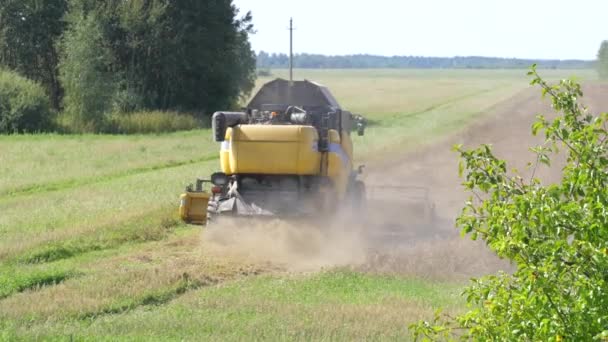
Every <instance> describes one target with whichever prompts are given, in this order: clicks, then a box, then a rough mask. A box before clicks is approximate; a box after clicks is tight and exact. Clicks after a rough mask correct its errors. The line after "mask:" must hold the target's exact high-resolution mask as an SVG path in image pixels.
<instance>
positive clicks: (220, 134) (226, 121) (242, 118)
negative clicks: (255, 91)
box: [211, 112, 249, 142]
mask: <svg viewBox="0 0 608 342" xmlns="http://www.w3.org/2000/svg"><path fill="white" fill-rule="evenodd" d="M248 121H249V118H248V117H247V113H243V112H215V114H213V117H211V129H212V131H213V137H214V138H215V141H217V142H222V141H224V140H225V139H226V129H227V128H228V127H234V126H236V125H239V124H246V123H248Z"/></svg>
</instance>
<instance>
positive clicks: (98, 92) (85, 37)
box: [60, 13, 117, 132]
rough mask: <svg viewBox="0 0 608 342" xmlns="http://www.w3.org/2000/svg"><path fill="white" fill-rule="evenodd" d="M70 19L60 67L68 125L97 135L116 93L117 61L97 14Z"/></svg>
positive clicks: (76, 129) (63, 43) (73, 16)
mask: <svg viewBox="0 0 608 342" xmlns="http://www.w3.org/2000/svg"><path fill="white" fill-rule="evenodd" d="M70 20H71V23H70V27H69V29H68V30H67V32H66V33H65V35H64V36H63V40H62V42H61V46H62V51H63V54H62V59H61V64H60V69H61V75H60V77H61V82H62V84H63V87H64V89H65V92H66V95H65V98H64V110H65V113H66V114H67V119H68V122H67V125H68V126H69V127H71V128H72V129H73V130H75V131H80V132H83V131H85V132H96V131H99V130H100V129H101V127H102V124H103V119H104V114H105V113H106V112H107V111H109V109H110V105H111V101H112V98H113V96H114V94H115V92H116V87H117V86H116V84H117V81H116V76H115V74H114V73H113V72H112V69H111V68H112V63H113V61H114V58H113V55H112V51H110V49H109V48H108V45H109V42H108V41H107V40H106V37H105V36H104V33H103V30H102V26H101V23H100V22H99V21H98V17H97V16H96V15H92V14H89V15H87V16H85V15H83V14H82V13H77V14H74V15H72V16H71V17H70Z"/></svg>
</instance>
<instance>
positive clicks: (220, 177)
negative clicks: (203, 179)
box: [211, 172, 228, 186]
mask: <svg viewBox="0 0 608 342" xmlns="http://www.w3.org/2000/svg"><path fill="white" fill-rule="evenodd" d="M211 183H213V184H214V185H217V186H224V185H226V184H228V176H227V175H226V174H225V173H223V172H216V173H214V174H212V175H211Z"/></svg>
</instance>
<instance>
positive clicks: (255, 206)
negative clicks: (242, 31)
mask: <svg viewBox="0 0 608 342" xmlns="http://www.w3.org/2000/svg"><path fill="white" fill-rule="evenodd" d="M212 126H213V135H214V138H215V140H216V141H217V142H220V143H221V149H220V165H221V172H217V173H214V174H213V175H211V179H209V180H203V179H198V180H197V182H196V185H195V186H192V185H190V186H188V187H187V188H186V192H185V193H184V194H182V196H181V205H180V209H179V210H180V216H181V218H182V219H183V220H184V221H186V222H188V223H193V224H206V223H207V222H208V220H209V219H211V220H213V218H214V217H216V216H218V215H230V216H279V217H292V216H295V217H298V216H307V217H317V216H325V215H332V214H334V213H336V212H338V210H339V209H341V208H344V207H347V208H352V209H354V210H357V211H358V210H360V209H362V206H363V205H364V201H365V186H364V184H363V182H361V181H360V180H358V179H357V176H358V174H360V173H361V167H359V168H358V169H357V170H354V169H353V143H352V140H351V131H355V130H356V131H357V132H358V134H359V135H363V133H364V130H365V120H364V119H363V118H362V117H360V116H357V115H353V114H352V113H350V112H348V111H346V110H343V109H342V108H341V107H340V105H339V104H338V102H337V101H336V99H335V98H334V97H333V96H332V94H331V93H330V92H329V90H328V89H327V88H326V87H324V86H322V85H320V84H317V83H314V82H310V81H294V82H289V81H286V80H283V79H276V80H274V81H271V82H269V83H266V84H265V85H264V86H263V87H262V88H261V89H260V90H259V92H258V93H257V94H256V95H255V96H254V97H253V99H252V100H251V101H250V102H249V104H248V105H247V107H246V108H245V109H244V111H243V112H217V113H215V114H214V115H213V118H212ZM206 183H209V184H210V188H209V189H206V188H205V184H206Z"/></svg>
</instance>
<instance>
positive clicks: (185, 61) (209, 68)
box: [62, 0, 255, 118]
mask: <svg viewBox="0 0 608 342" xmlns="http://www.w3.org/2000/svg"><path fill="white" fill-rule="evenodd" d="M237 15H238V10H237V9H236V8H235V7H234V6H233V5H232V1H231V0H222V1H182V2H175V1H168V0H155V1H148V0H134V1H122V0H111V1H106V2H98V1H93V0H72V1H71V6H70V11H69V16H68V18H69V19H70V29H69V30H68V32H67V33H66V37H65V39H64V50H65V55H64V58H63V60H62V75H64V76H66V77H64V78H63V80H64V83H66V87H68V83H70V82H72V80H76V81H77V82H87V78H85V80H84V81H83V80H82V77H79V73H77V72H74V71H76V70H81V71H86V72H87V74H88V75H91V76H92V75H95V74H97V75H105V74H111V76H112V77H113V79H111V80H108V79H107V78H104V77H102V78H101V79H102V80H101V81H99V80H97V78H95V77H91V79H90V81H91V82H92V83H93V84H94V85H96V86H94V87H91V88H87V87H83V86H76V87H70V89H69V90H68V91H67V93H68V97H70V96H71V97H72V99H74V98H76V99H81V100H82V101H81V103H83V105H82V106H81V107H82V108H80V111H81V112H83V111H84V112H87V113H89V112H94V113H91V114H90V115H91V116H94V117H97V118H99V117H100V115H99V113H100V112H108V111H109V108H108V106H109V107H111V109H112V110H113V111H118V112H125V111H127V112H128V111H134V110H140V109H159V110H177V111H192V112H196V113H200V114H204V113H209V112H213V111H215V110H219V109H226V108H231V107H234V105H235V104H236V102H237V101H238V99H239V96H240V95H241V94H248V93H249V91H250V90H251V89H252V88H253V84H254V80H255V56H254V55H253V52H252V50H251V46H250V44H249V41H248V38H249V33H250V32H251V31H252V25H251V20H252V18H251V15H250V14H249V13H247V14H246V15H245V16H243V17H241V18H237ZM93 23H94V24H93ZM80 28H82V30H80ZM79 31H82V32H83V34H82V35H78V32H79ZM87 38H88V39H87ZM87 53H88V54H89V55H87ZM69 75H72V76H69ZM99 88H101V89H99ZM81 93H84V94H81ZM89 93H97V94H99V95H101V96H102V97H103V98H100V99H97V100H96V99H95V98H91V97H90V96H89ZM70 94H71V95H70ZM86 99H89V100H90V101H88V100H86ZM76 102H78V101H76ZM87 102H90V104H91V106H92V107H94V110H92V111H89V110H87V108H86V107H88V106H85V105H84V103H87ZM68 106H70V100H67V101H66V107H68ZM83 115H89V114H83Z"/></svg>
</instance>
